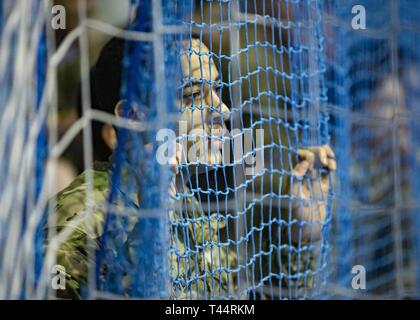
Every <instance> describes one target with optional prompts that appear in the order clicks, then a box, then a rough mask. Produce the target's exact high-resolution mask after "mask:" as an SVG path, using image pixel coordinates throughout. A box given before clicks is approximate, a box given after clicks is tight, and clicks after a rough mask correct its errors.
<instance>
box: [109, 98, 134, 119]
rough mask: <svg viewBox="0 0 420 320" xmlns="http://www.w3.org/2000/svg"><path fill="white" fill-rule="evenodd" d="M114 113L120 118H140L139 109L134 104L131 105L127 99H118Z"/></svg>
mask: <svg viewBox="0 0 420 320" xmlns="http://www.w3.org/2000/svg"><path fill="white" fill-rule="evenodd" d="M114 113H115V116H116V117H118V118H122V117H124V118H128V119H131V120H136V119H138V114H137V109H136V108H135V107H134V106H131V107H130V106H129V104H128V101H127V100H120V101H118V103H117V104H116V106H115V108H114Z"/></svg>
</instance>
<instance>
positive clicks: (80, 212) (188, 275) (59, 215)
mask: <svg viewBox="0 0 420 320" xmlns="http://www.w3.org/2000/svg"><path fill="white" fill-rule="evenodd" d="M109 167H110V166H109V164H107V163H95V166H94V170H92V171H91V174H92V177H93V186H92V196H93V199H92V200H93V201H92V202H91V203H90V204H89V205H88V204H87V201H86V200H87V192H88V184H87V182H86V181H87V179H86V175H87V172H84V173H82V174H81V175H80V176H78V177H77V178H76V179H75V180H74V181H73V182H72V183H71V184H70V185H69V186H68V187H67V188H66V189H64V190H63V191H61V192H60V193H59V194H58V195H57V197H56V208H55V212H56V217H55V218H56V219H55V220H56V222H55V223H54V225H51V224H48V225H46V226H45V228H44V232H45V234H48V229H49V228H55V230H54V232H56V234H57V235H58V234H60V233H62V232H66V233H67V235H68V236H67V237H66V238H65V241H64V242H62V243H61V244H60V245H59V247H58V250H57V252H56V262H57V264H58V265H60V266H62V267H64V270H65V273H66V286H65V290H64V291H61V290H59V291H57V297H58V298H64V299H80V298H82V294H81V291H82V289H83V287H85V286H86V284H87V282H88V274H89V269H90V268H91V267H92V266H93V261H90V260H89V259H90V257H89V254H88V252H89V250H90V251H93V252H95V251H96V250H98V248H99V245H100V244H99V240H100V237H101V236H102V234H103V232H104V230H103V229H104V223H105V206H104V205H105V203H106V200H107V197H108V193H109V189H110V188H109V187H110V185H109ZM120 192H121V191H120ZM129 198H130V199H131V200H132V201H133V203H138V201H137V197H134V196H133V197H129ZM182 206H183V207H184V209H182V211H184V212H187V217H181V214H180V212H178V211H177V210H176V209H175V210H174V211H171V212H170V220H171V224H172V225H177V223H178V225H181V226H184V227H181V228H177V229H174V228H172V236H171V246H170V254H169V268H170V273H171V276H172V281H173V293H172V297H173V298H177V299H197V298H205V297H207V298H211V297H218V296H222V297H226V296H228V295H229V294H234V292H233V291H234V287H235V286H234V279H233V274H232V273H230V272H226V271H223V268H224V267H226V266H233V264H234V263H235V260H236V255H235V253H234V252H233V251H232V250H230V249H229V248H221V249H220V250H219V248H218V247H217V246H212V245H209V244H210V243H216V242H217V234H218V232H217V230H218V229H222V228H224V227H225V223H224V221H222V220H220V219H217V218H216V215H211V216H210V217H209V218H207V219H203V220H200V219H196V218H193V215H194V216H196V215H197V213H199V212H201V211H202V210H201V209H200V206H199V204H198V201H197V200H196V199H195V198H188V199H184V201H183V203H182ZM193 207H194V208H193ZM183 216H185V213H184V214H183ZM135 224H136V219H135V218H134V219H131V220H130V223H129V225H128V227H127V232H128V233H130V232H131V231H132V230H133V229H134V225H135ZM88 227H89V230H88ZM210 229H211V231H210ZM186 234H187V238H185V235H186ZM130 236H132V235H128V236H127V238H129V237H130ZM49 242H50V241H49V240H48V239H46V242H45V251H46V250H47V249H48V246H49ZM185 242H188V247H187V246H185V244H184V243H185ZM129 243H130V241H127V242H126V245H127V246H129V245H130V244H129ZM125 252H131V251H130V248H126V250H125ZM186 258H187V259H186ZM206 270H207V271H206ZM208 270H218V272H214V273H212V274H210V273H209V272H208ZM192 279H195V281H194V280H193V281H191V280H192ZM127 297H128V294H127Z"/></svg>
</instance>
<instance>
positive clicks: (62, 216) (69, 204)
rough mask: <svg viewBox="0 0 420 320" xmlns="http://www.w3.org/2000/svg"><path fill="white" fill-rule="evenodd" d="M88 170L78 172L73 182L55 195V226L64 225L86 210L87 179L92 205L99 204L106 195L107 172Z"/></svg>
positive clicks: (107, 185) (107, 186) (103, 200)
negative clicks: (90, 183) (90, 184)
mask: <svg viewBox="0 0 420 320" xmlns="http://www.w3.org/2000/svg"><path fill="white" fill-rule="evenodd" d="M96 169H97V168H96V167H95V168H94V169H93V170H88V171H85V172H83V173H82V174H80V175H79V176H78V177H77V178H76V179H75V180H73V182H72V183H71V184H70V185H69V186H68V187H67V188H65V189H64V190H62V191H61V192H59V193H58V194H57V196H56V199H55V201H56V205H55V212H56V214H57V226H63V225H66V224H67V222H68V221H70V220H71V219H72V218H73V217H75V216H76V215H79V214H81V213H83V212H85V211H87V201H86V200H87V196H88V195H87V192H88V185H89V179H92V183H93V185H92V197H93V203H94V205H98V206H101V205H102V204H103V203H104V202H105V200H106V197H107V195H108V188H109V181H108V172H107V171H104V170H96Z"/></svg>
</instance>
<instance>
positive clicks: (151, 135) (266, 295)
mask: <svg viewBox="0 0 420 320" xmlns="http://www.w3.org/2000/svg"><path fill="white" fill-rule="evenodd" d="M129 2H130V12H129V13H130V14H129V16H130V19H129V24H128V26H127V27H126V28H124V30H119V31H120V32H116V29H115V27H110V26H109V25H106V24H104V23H102V22H98V21H95V20H92V19H88V20H87V21H83V25H81V26H79V27H80V29H78V30H75V31H72V33H71V36H69V37H68V38H66V40H65V41H64V42H63V44H62V45H61V46H60V47H59V48H58V49H57V50H56V51H55V54H53V55H51V56H50V55H48V52H47V48H49V46H50V43H49V41H52V40H51V39H49V38H48V36H47V32H46V31H45V25H46V23H45V17H46V16H45V14H46V12H47V11H48V10H45V8H47V6H46V7H42V6H41V5H40V4H41V2H40V1H34V2H33V3H32V2H31V5H27V6H24V5H20V6H18V5H17V4H16V3H15V2H13V1H1V2H0V42H1V46H2V48H6V49H5V50H3V49H2V50H1V51H0V122H1V124H2V125H1V128H0V129H1V131H2V134H1V135H0V140H1V141H0V142H1V143H0V170H1V171H0V175H1V176H0V177H1V178H2V179H0V180H1V181H3V182H2V183H0V191H1V192H0V194H1V196H0V207H1V208H2V210H1V211H0V283H1V284H2V286H0V297H1V298H3V297H4V298H17V297H21V298H32V297H41V298H45V297H47V296H48V295H50V296H59V297H61V296H64V297H77V298H106V299H107V298H141V299H153V298H155V299H162V298H170V299H314V298H331V297H339V298H359V297H363V294H369V295H368V297H370V296H374V297H377V296H380V297H384V296H385V297H397V298H404V297H417V294H418V285H419V279H420V273H419V268H418V267H417V265H418V263H417V262H418V261H419V255H420V251H419V250H420V249H418V248H420V242H419V240H420V239H419V237H418V235H417V233H416V230H418V229H419V227H420V225H419V224H420V219H419V218H418V214H417V213H416V212H417V209H418V204H417V202H418V200H417V197H416V192H417V190H419V188H420V185H419V183H420V182H419V179H417V176H418V175H417V173H420V172H418V171H419V169H420V166H419V165H418V163H419V159H420V156H419V150H420V149H419V148H420V141H418V140H419V138H418V137H420V132H418V130H419V128H418V126H417V125H416V123H417V116H418V112H417V110H416V105H417V104H418V100H419V98H420V97H419V91H418V88H419V87H420V76H419V72H420V68H419V55H418V51H419V49H420V48H417V46H418V45H417V43H420V41H417V40H420V39H417V38H418V31H417V29H416V28H418V26H417V20H418V18H419V17H420V5H418V4H415V3H413V2H412V1H408V0H400V1H392V2H391V3H390V2H389V1H383V0H364V1H359V2H360V3H359V5H361V6H363V8H364V9H365V10H366V18H367V19H366V23H367V25H366V30H363V29H361V30H355V29H353V28H352V21H353V18H354V17H355V13H354V12H352V9H353V4H351V3H349V2H348V1H345V0H342V1H341V0H326V1H317V0H295V1H286V0H262V1H260V0H214V1H211V0H182V1H180V0H165V1H163V0H162V1H156V0H141V1H135V0H132V1H129ZM83 3H84V2H83V1H79V2H78V10H79V18H80V19H81V20H80V22H82V20H83V19H85V18H86V16H85V15H84V14H83V10H86V7H85V6H84V5H83ZM83 8H84V9H83ZM359 8H360V7H359ZM48 12H49V11H48ZM26 16H27V17H30V19H29V22H27V23H23V22H22V21H23V20H22V19H24V17H26ZM19 26H21V28H22V29H20V28H19ZM90 27H92V28H93V29H97V30H102V29H103V31H104V32H107V33H110V34H112V35H113V36H114V38H113V39H112V40H111V41H110V42H109V43H108V44H107V45H106V46H105V47H104V49H103V52H105V54H103V55H101V57H100V58H99V60H98V63H97V64H96V65H95V66H94V67H93V68H92V70H91V72H90V73H89V70H88V69H89V66H88V63H87V62H88V59H87V58H86V55H88V53H87V51H88V50H84V49H88V48H83V47H84V46H85V47H86V46H88V45H87V44H86V43H85V45H83V43H84V42H88V41H87V38H84V37H86V35H85V33H84V31H85V29H84V28H90ZM23 31H25V32H23ZM77 32H79V33H77ZM25 35H27V36H25ZM29 35H30V36H29ZM72 37H73V38H72ZM76 38H77V39H78V40H79V45H80V50H81V57H82V59H81V61H82V62H81V65H82V68H81V69H82V70H81V71H82V75H81V78H82V85H87V84H88V82H89V77H90V76H92V78H91V79H90V80H91V83H90V86H91V87H90V88H84V90H82V91H83V92H82V100H83V101H82V102H83V105H84V107H83V109H84V110H83V115H82V119H81V120H80V121H79V122H78V123H76V124H75V125H74V127H73V128H72V130H69V133H68V134H66V136H65V137H64V138H63V139H62V140H61V141H59V142H57V144H56V145H54V146H51V148H49V147H48V143H50V144H54V143H55V142H54V141H52V142H51V141H50V139H51V137H49V136H47V131H46V130H47V129H46V127H47V121H46V120H47V119H48V116H49V115H50V114H51V113H54V112H56V111H57V110H55V109H53V108H54V94H53V91H54V90H55V89H56V87H55V86H54V81H55V80H54V76H53V75H54V73H55V72H56V71H57V70H56V67H57V65H59V64H60V62H61V61H62V59H63V57H65V55H64V53H65V52H64V51H66V50H69V48H70V47H71V45H70V44H69V43H70V42H71V41H73V40H74V39H76ZM67 41H68V42H67ZM22 52H28V54H29V53H30V54H31V55H30V58H27V61H28V66H29V67H28V68H27V69H25V68H21V67H19V66H18V65H17V62H16V63H15V62H14V59H15V58H16V59H15V60H16V61H18V62H19V61H22V59H21V55H22ZM83 56H85V58H84V59H83ZM99 65H101V67H102V68H103V65H105V66H106V67H107V68H108V69H109V70H108V71H109V72H105V74H106V76H101V74H100V72H99V73H95V72H97V69H99V67H100V66H99ZM86 66H87V67H86ZM109 73H111V75H112V76H111V77H108V76H109ZM114 73H115V74H114ZM109 78H112V79H111V81H112V80H115V81H116V83H118V86H117V87H119V90H117V91H118V92H117V93H115V94H114V93H113V92H108V91H107V90H105V91H104V90H103V91H102V95H101V96H100V97H97V96H95V94H97V92H93V91H94V90H93V89H94V88H96V87H97V86H100V84H101V83H102V82H105V81H107V80H109ZM114 78H115V79H114ZM117 78H118V79H117ZM20 79H25V81H26V82H20V81H19V80H20ZM86 79H87V81H86ZM83 80H85V81H83ZM118 81H119V82H118ZM22 83H24V84H25V85H23V84H22ZM92 83H93V85H92ZM88 86H89V85H87V87H88ZM104 86H105V84H104ZM111 87H112V86H111ZM90 91H92V92H90ZM89 95H91V96H89ZM114 95H115V96H116V98H115V99H114V97H113V96H114ZM46 99H48V103H47V102H46ZM114 100H115V101H114ZM104 101H105V104H112V109H113V107H114V105H116V106H115V114H116V115H117V116H116V117H114V116H113V115H109V114H106V115H105V113H104V112H102V113H101V112H99V113H95V111H97V110H96V109H97V108H98V109H100V106H99V105H100V104H101V103H103V102H104ZM47 105H48V108H50V109H48V110H47ZM15 110H17V111H16V112H14V111H15ZM12 111H13V112H12ZM93 120H96V121H99V120H100V121H101V122H107V120H110V123H112V125H113V126H114V128H115V129H117V130H116V132H117V140H118V141H117V144H116V147H115V150H114V151H113V153H112V156H111V158H110V160H109V162H108V163H106V164H102V165H100V169H96V168H99V167H94V168H93V169H94V170H93V171H92V170H87V171H86V172H85V173H84V174H82V175H81V176H80V177H79V178H78V179H76V180H75V182H73V183H72V184H71V185H70V186H69V187H68V188H66V189H65V190H63V191H62V192H60V193H59V194H58V196H57V198H56V199H55V202H56V203H54V201H52V203H51V206H50V207H49V208H48V207H47V205H46V204H47V200H48V199H47V195H46V189H47V186H48V181H47V180H48V179H49V177H50V174H51V173H49V171H48V170H46V166H45V165H46V161H49V160H50V158H52V159H56V158H57V157H58V156H59V153H60V152H62V151H63V149H64V147H63V145H66V143H67V140H68V138H69V137H71V136H72V135H74V136H75V133H74V132H75V131H77V130H84V134H86V136H85V137H84V143H85V144H89V143H90V144H92V141H89V138H86V137H90V133H89V131H90V130H91V127H90V122H91V121H93ZM88 123H89V124H88ZM55 129H57V128H52V129H51V130H50V132H54V130H55ZM53 136H54V134H53ZM74 136H73V137H74ZM85 138H86V139H85ZM323 145H330V146H331V147H332V149H333V150H334V153H335V160H336V162H337V165H338V170H337V172H335V173H334V174H329V173H331V171H335V170H334V169H331V168H330V167H328V166H327V167H324V166H323V165H321V162H322V160H321V159H319V160H318V159H316V161H315V162H314V167H313V168H312V167H311V169H310V170H309V169H308V171H307V173H305V174H301V173H300V172H301V171H302V170H303V168H304V165H305V164H304V163H305V161H304V160H305V159H306V160H307V161H306V163H309V162H308V159H309V158H305V157H309V156H308V152H310V154H311V155H312V156H313V155H314V154H315V155H316V154H317V152H320V151H319V148H318V147H319V146H323ZM91 149H92V146H91V145H88V146H85V149H84V151H85V153H86V154H85V160H86V159H87V160H89V157H90V156H91V154H90V155H89V152H88V151H89V150H90V151H92V150H91ZM90 153H92V152H90ZM19 154H22V155H23V156H21V157H19V156H17V155H19ZM331 157H334V156H331ZM90 160H91V159H90ZM90 160H89V161H87V162H86V163H85V166H86V169H92V168H89V162H90ZM330 160H331V159H330ZM305 172H306V171H305ZM15 182H16V183H15ZM12 185H13V187H11V186H12ZM15 185H16V186H17V187H16V186H15ZM332 186H333V187H332ZM16 212H18V213H19V214H16ZM42 213H44V214H43V215H42ZM55 263H57V264H63V266H65V267H66V268H68V269H67V270H66V272H67V278H66V279H67V285H68V286H69V287H70V288H71V290H73V291H71V292H70V291H69V292H70V293H68V292H66V293H63V292H61V291H60V289H54V288H50V283H51V281H50V280H51V279H50V277H53V278H54V279H55V277H54V276H55V275H56V274H55V273H53V274H52V275H51V268H52V267H53V266H54V265H55ZM356 265H358V266H361V267H362V268H363V269H365V270H366V284H365V287H366V289H367V290H365V291H363V294H362V292H361V291H359V290H356V289H355V288H354V273H352V270H353V267H354V266H356ZM55 266H57V265H55ZM53 270H56V269H53ZM58 276H59V274H58ZM416 279H417V280H416ZM61 284H62V283H61ZM359 285H360V283H359ZM54 290H56V291H54Z"/></svg>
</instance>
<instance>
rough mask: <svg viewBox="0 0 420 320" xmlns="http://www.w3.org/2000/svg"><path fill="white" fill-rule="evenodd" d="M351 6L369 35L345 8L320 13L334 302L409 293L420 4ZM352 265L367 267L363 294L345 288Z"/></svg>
mask: <svg viewBox="0 0 420 320" xmlns="http://www.w3.org/2000/svg"><path fill="white" fill-rule="evenodd" d="M358 4H360V5H362V6H363V7H364V8H365V10H366V30H354V29H352V28H351V23H350V22H351V21H352V19H353V17H354V16H355V14H352V5H351V4H350V3H347V2H346V1H326V2H325V4H324V8H323V21H324V23H323V26H324V38H325V39H326V40H325V48H326V49H325V56H326V59H325V60H326V65H327V72H326V81H327V89H328V108H327V109H328V111H329V113H330V114H331V123H330V130H331V137H332V145H333V147H334V149H335V151H336V154H337V162H338V163H339V166H340V170H339V171H338V174H337V184H336V186H335V194H336V196H337V197H336V212H337V215H335V219H333V221H334V222H335V223H333V225H334V228H333V230H334V232H333V238H332V239H331V242H332V243H334V250H333V254H332V258H333V261H334V263H332V264H331V265H332V266H334V268H333V270H332V274H333V277H332V278H333V279H334V281H332V283H333V284H334V286H335V287H334V288H335V289H336V293H337V294H338V295H339V296H341V297H348V298H357V297H359V296H362V297H363V296H367V297H375V296H377V297H389V298H405V297H416V296H418V285H417V284H416V279H418V277H417V275H418V261H419V255H418V254H419V252H418V249H416V248H418V241H419V238H418V235H417V230H418V228H419V218H418V211H417V210H418V200H417V196H416V190H418V189H417V188H418V181H417V180H418V179H417V178H416V176H417V172H418V170H419V157H418V153H419V152H418V150H419V144H418V143H419V141H418V137H419V135H418V126H417V125H416V123H417V119H416V117H417V114H418V108H417V104H418V103H419V100H418V99H419V96H418V93H417V92H418V90H419V85H420V82H419V81H420V77H419V71H420V69H419V62H420V61H419V55H418V48H417V39H418V19H419V17H420V6H419V5H418V4H417V3H414V2H412V1H376V0H366V1H360V2H359V3H358ZM355 265H361V266H363V267H364V268H365V269H366V290H363V294H361V293H360V291H361V290H359V291H357V290H348V289H350V288H351V286H350V284H351V282H352V277H354V274H352V273H350V272H349V270H352V267H353V266H355Z"/></svg>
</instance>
